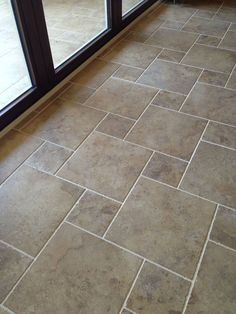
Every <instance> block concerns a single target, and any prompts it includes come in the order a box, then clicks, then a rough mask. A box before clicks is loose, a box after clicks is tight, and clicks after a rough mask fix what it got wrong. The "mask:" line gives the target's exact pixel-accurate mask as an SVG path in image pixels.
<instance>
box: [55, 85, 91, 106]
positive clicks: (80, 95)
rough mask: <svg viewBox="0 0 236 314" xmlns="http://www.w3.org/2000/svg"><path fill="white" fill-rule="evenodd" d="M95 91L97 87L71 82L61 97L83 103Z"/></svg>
mask: <svg viewBox="0 0 236 314" xmlns="http://www.w3.org/2000/svg"><path fill="white" fill-rule="evenodd" d="M94 92H95V89H92V88H89V87H86V86H82V85H79V84H70V86H69V88H67V90H66V91H65V92H64V93H63V94H61V98H63V99H66V100H71V101H74V102H76V103H80V104H83V103H84V102H85V101H86V100H87V99H88V98H89V97H90V96H91V95H92V94H93V93H94Z"/></svg>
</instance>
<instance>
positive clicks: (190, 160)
mask: <svg viewBox="0 0 236 314" xmlns="http://www.w3.org/2000/svg"><path fill="white" fill-rule="evenodd" d="M209 123H210V122H209V121H208V122H207V124H206V125H205V128H204V130H203V132H202V134H201V136H200V138H199V141H198V143H197V145H196V146H195V149H194V151H193V153H192V156H191V158H190V159H189V163H188V165H187V167H186V168H185V171H184V173H183V175H182V178H181V179H180V181H179V184H178V186H177V188H178V189H179V188H180V185H181V183H182V181H183V179H184V177H185V174H186V173H187V171H188V168H189V166H190V164H191V162H192V160H193V158H194V155H195V153H196V151H197V149H198V146H199V145H200V142H201V140H202V138H203V136H204V134H205V132H206V129H207V127H208V125H209Z"/></svg>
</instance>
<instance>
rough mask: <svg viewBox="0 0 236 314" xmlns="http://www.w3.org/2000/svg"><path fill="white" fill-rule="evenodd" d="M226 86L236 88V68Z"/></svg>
mask: <svg viewBox="0 0 236 314" xmlns="http://www.w3.org/2000/svg"><path fill="white" fill-rule="evenodd" d="M226 87H228V88H233V89H236V68H235V69H234V71H233V72H232V74H231V76H230V79H229V81H228V83H227V86H226Z"/></svg>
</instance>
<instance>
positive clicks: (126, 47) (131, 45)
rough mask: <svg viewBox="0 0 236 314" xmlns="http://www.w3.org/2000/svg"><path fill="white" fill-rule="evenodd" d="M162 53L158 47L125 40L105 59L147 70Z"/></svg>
mask: <svg viewBox="0 0 236 314" xmlns="http://www.w3.org/2000/svg"><path fill="white" fill-rule="evenodd" d="M160 52H161V49H160V48H157V47H151V46H147V45H145V44H142V43H138V42H134V41H128V40H123V41H122V42H120V43H118V44H117V45H116V46H115V47H114V48H113V49H112V50H111V51H110V52H108V53H107V54H106V55H105V56H104V57H103V59H104V60H106V61H111V62H117V63H121V64H124V65H129V66H134V67H139V68H142V69H146V68H147V67H148V66H149V64H150V63H151V62H152V61H153V60H154V59H155V58H156V56H157V55H158V54H159V53H160Z"/></svg>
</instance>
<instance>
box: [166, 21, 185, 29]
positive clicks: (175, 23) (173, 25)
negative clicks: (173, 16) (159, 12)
mask: <svg viewBox="0 0 236 314" xmlns="http://www.w3.org/2000/svg"><path fill="white" fill-rule="evenodd" d="M161 26H162V27H165V28H171V29H181V28H182V27H183V26H184V23H182V22H178V21H168V20H167V21H165V22H164V23H163V24H162V25H161Z"/></svg>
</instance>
